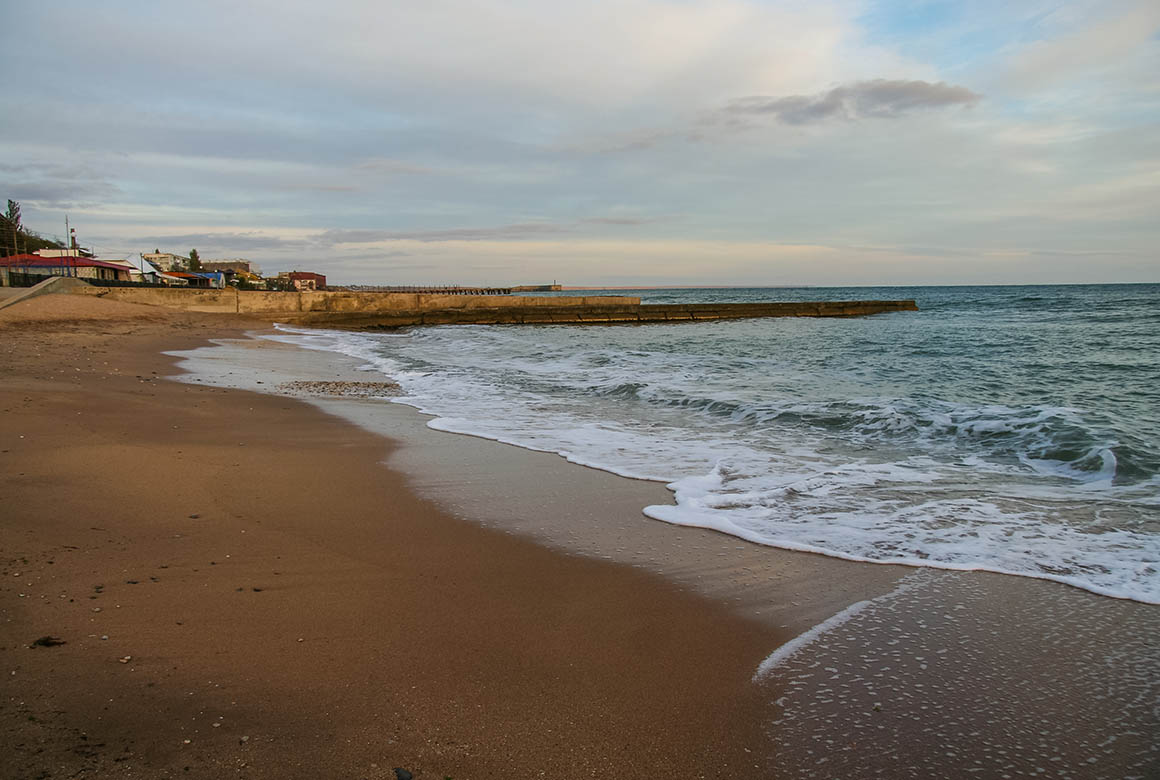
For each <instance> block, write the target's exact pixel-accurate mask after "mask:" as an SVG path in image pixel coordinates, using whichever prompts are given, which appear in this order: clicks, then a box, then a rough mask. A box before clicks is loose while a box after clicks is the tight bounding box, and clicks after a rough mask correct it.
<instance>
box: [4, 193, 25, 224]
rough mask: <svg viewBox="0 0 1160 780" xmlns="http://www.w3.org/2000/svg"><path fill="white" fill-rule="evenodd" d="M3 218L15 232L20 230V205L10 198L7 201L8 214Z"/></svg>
mask: <svg viewBox="0 0 1160 780" xmlns="http://www.w3.org/2000/svg"><path fill="white" fill-rule="evenodd" d="M4 217H5V218H6V219H7V220H8V221H9V222H11V223H12V227H13V228H14V229H15V230H22V229H23V227H24V226H23V225H21V224H20V204H19V203H17V202H16V201H14V200H12V199H11V198H9V199H8V212H7V213H6V214H5V215H4Z"/></svg>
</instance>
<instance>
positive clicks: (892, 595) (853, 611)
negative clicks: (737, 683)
mask: <svg viewBox="0 0 1160 780" xmlns="http://www.w3.org/2000/svg"><path fill="white" fill-rule="evenodd" d="M930 579H931V577H930V574H928V573H927V570H926V569H919V570H918V571H912V572H910V573H909V574H907V575H906V576H904V577H903V578H902V579H900V580H899V581H898V584H897V585H896V586H895V587H894V590H892V591H890V592H888V593H883V594H882V595H881V596H876V597H874V598H872V599H866V600H865V601H856V602H854V603H853V604H851V605H850V606H848V607H846V608H845V609H843V610H842V611H841V612H838V613H836V614H834V615H831V616H830V617H828V618H826V619H825V620H823V621H822V622H821V623H818V624H817V625H816V626H814V627H813V628H811V629H809V630H808V631H805V632H803V633H801V634H798V635H797V636H795V637H794V638H793V639H791V640H789V641H788V642H786V643H785V644H783V645H781V646H780V647H778V648H777V649H776V650H774V651H773V652H772V653H770V654H769V656H768V657H767V658H766V659H765V660H764V661H762V662H761V664H760V665H759V666H758V667H757V671H756V672H754V673H753V679H752V681H753V682H761V681H762V680H764V679H765V678H766V677H768V676H769V675H770V674H772V673H773V670H774V669H776V668H777V667H779V666H781V665H782V664H784V663H785V662H786V661H788V660H789V659H790V658H792V657H794V656H795V655H797V654H798V653H799V652H801V651H802V650H804V649H805V648H807V647H809V646H810V645H812V644H813V643H814V642H816V641H818V639H819V638H821V637H822V636H824V635H826V634H828V633H829V632H831V631H833V630H834V629H835V628H838V627H839V626H841V625H842V624H844V623H847V622H848V621H850V620H852V619H854V618H855V617H857V616H858V615H860V614H861V613H863V612H865V611H866V610H867V609H869V608H870V607H874V606H878V605H880V604H883V603H885V602H887V601H893V600H894V599H896V598H898V597H899V596H902V595H903V594H905V593H908V592H909V591H912V590H915V589H916V588H919V587H921V586H923V585H925V584H926V583H928V582H929V581H930Z"/></svg>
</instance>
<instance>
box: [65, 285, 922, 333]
mask: <svg viewBox="0 0 1160 780" xmlns="http://www.w3.org/2000/svg"><path fill="white" fill-rule="evenodd" d="M70 292H77V293H82V294H87V295H97V296H100V297H105V298H111V299H113V300H119V301H125V302H128V303H139V304H146V305H152V306H163V307H166V308H171V309H180V310H182V311H201V312H217V313H223V314H224V313H229V314H246V315H250V316H255V317H260V318H262V319H270V320H277V321H279V322H292V323H300V324H313V325H325V326H329V327H338V328H396V327H403V326H407V325H444V324H546V323H560V324H581V323H594V324H595V323H617V322H623V323H632V322H676V321H690V320H719V319H742V318H749V317H860V316H866V315H869V314H880V313H883V312H892V311H916V310H917V308H918V307H917V306H916V305H915V303H914V301H912V300H904V301H811V302H800V303H798V302H785V303H780V302H778V303H774V302H770V303H712V304H710V303H701V304H642V303H641V302H640V298H633V297H628V296H615V295H607V296H577V297H561V296H523V295H486V296H483V295H480V296H474V295H430V294H422V293H375V292H341V291H336V292H327V291H321V292H315V291H306V292H260V291H238V290H234V289H225V290H188V289H186V290H183V289H180V288H140V287H94V286H89V285H83V284H82V285H79V286H71V287H70Z"/></svg>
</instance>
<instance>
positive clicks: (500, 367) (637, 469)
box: [269, 284, 1160, 604]
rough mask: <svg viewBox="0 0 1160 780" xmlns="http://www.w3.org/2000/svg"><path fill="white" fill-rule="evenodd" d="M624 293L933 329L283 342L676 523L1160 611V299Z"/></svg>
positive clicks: (305, 336)
mask: <svg viewBox="0 0 1160 780" xmlns="http://www.w3.org/2000/svg"><path fill="white" fill-rule="evenodd" d="M565 294H571V295H579V294H595V293H580V292H570V293H565ZM616 294H624V295H633V296H639V297H640V298H641V299H642V300H644V301H645V302H648V303H688V302H699V303H713V302H726V301H729V302H745V301H802V300H831V301H840V300H866V299H911V298H912V299H914V300H915V301H916V302H917V304H918V311H916V312H897V313H889V314H882V315H875V316H869V317H857V318H840V319H813V318H774V319H749V320H719V321H705V322H693V323H688V322H681V323H672V324H666V323H658V324H643V325H612V326H596V325H584V326H569V325H545V326H531V325H515V326H495V325H486V326H472V325H451V326H437V327H416V328H409V329H405V330H398V331H379V332H351V331H331V330H319V329H314V328H311V329H305V328H297V327H293V326H286V325H282V326H279V328H278V331H279V332H278V333H277V334H276V335H273V336H269V338H273V339H275V340H279V341H284V342H288V343H291V344H295V345H299V346H302V347H306V348H309V349H315V350H325V351H332V352H336V353H341V354H343V355H348V356H352V357H354V358H356V359H357V360H358V361H359V362H360V363H361V364H363V365H364V367H365V368H367V369H368V370H370V371H372V372H375V373H377V374H381V375H382V376H383V377H386V378H389V379H391V380H394V381H395V382H397V383H398V384H399V385H400V386H401V388H402V394H401V395H400V396H397V397H392V398H384V399H383V402H384V403H388V402H392V403H403V404H408V405H410V406H413V407H415V408H416V409H419V410H421V411H422V412H425V413H426V414H428V415H431V419H430V421H429V423H428V424H429V426H430V427H432V428H436V429H439V430H443V431H452V432H455V433H461V434H469V435H472V436H479V437H483V438H487V439H494V440H496V441H502V442H506V443H509V444H513V445H516V446H519V447H525V448H528V449H533V450H542V451H547V452H554V453H558V454H559V455H560V456H561V457H563V458H566V459H568V460H569V461H572V462H574V463H578V464H582V465H584V466H588V467H591V468H596V469H602V470H606V471H610V472H613V473H616V474H621V475H624V476H626V477H631V478H635V479H643V480H654V481H657V482H661V483H664V484H665V485H667V486H668V488H669V489H670V490H671V491H672V494H673V501H672V503H670V504H660V505H654V506H646V507H641V510H642V511H643V513H644V514H645V515H647V516H649V517H651V518H654V519H656V520H661V521H664V522H667V523H673V524H676V525H683V526H699V527H704V528H711V529H715V530H717V531H720V532H723V533H726V534H731V535H733V536H736V537H739V538H740V539H744V540H747V541H749V542H752V543H755V544H758V545H767V546H769V547H777V548H784V549H789V550H802V551H808V552H812V553H820V554H822V555H827V556H833V557H836V558H843V559H849V560H856V561H869V562H874V563H884V564H886V563H889V564H905V565H911V566H921V567H932V568H935V569H952V570H985V571H991V572H999V573H1004V574H1010V575H1017V576H1022V577H1034V578H1040V579H1046V580H1054V581H1057V582H1060V583H1064V584H1066V585H1070V586H1074V587H1077V588H1082V589H1085V590H1088V591H1091V592H1093V593H1097V594H1101V595H1104V596H1110V597H1115V598H1121V599H1132V600H1135V601H1140V602H1145V603H1150V604H1160V285H1147V284H1140V285H1061V286H1042V285H1036V286H979V287H963V286H955V287H881V288H874V287H851V288H840V287H831V288H825V287H811V288H793V289H788V288H729V289H720V288H712V289H680V290H673V289H664V290H654V289H643V290H617V291H616Z"/></svg>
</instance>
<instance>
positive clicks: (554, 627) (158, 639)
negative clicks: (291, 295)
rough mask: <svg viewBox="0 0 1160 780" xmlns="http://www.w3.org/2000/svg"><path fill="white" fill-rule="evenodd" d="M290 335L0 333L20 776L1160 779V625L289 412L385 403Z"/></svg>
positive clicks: (1, 761)
mask: <svg viewBox="0 0 1160 780" xmlns="http://www.w3.org/2000/svg"><path fill="white" fill-rule="evenodd" d="M268 327H269V323H263V322H256V321H252V322H245V321H239V320H238V319H236V318H232V317H224V316H222V317H218V316H211V315H194V314H183V313H171V312H166V311H163V310H160V309H156V308H150V307H137V306H130V305H128V304H118V303H114V302H109V301H101V300H96V299H92V298H80V297H75V298H73V297H66V296H44V297H42V298H38V299H35V300H32V301H28V302H23V303H20V304H17V305H15V306H12V307H9V308H8V309H6V310H4V311H0V340H2V344H0V350H2V352H3V359H4V371H3V372H2V373H0V414H2V415H3V417H2V419H3V421H4V422H3V425H2V426H0V464H3V467H2V468H0V490H2V491H3V493H2V495H3V508H4V511H3V517H2V520H0V610H2V612H0V619H2V620H3V621H4V622H3V626H4V631H3V634H2V637H3V638H2V641H0V659H3V660H4V665H3V666H2V668H0V675H2V679H3V680H4V689H3V696H4V702H5V704H6V705H7V706H5V707H4V709H3V710H2V711H0V734H3V737H2V738H0V743H2V744H3V745H5V746H11V749H8V750H4V751H0V776H3V777H14V778H24V777H68V776H73V775H77V774H78V773H79V775H80V776H93V777H111V776H117V777H121V776H126V777H169V776H178V775H180V776H185V777H222V776H227V775H228V776H238V777H255V778H258V777H343V778H359V777H365V778H391V777H395V773H394V768H395V767H401V768H405V769H406V770H408V771H409V772H412V773H414V776H415V777H418V778H445V777H451V778H458V779H459V780H463V779H464V778H487V777H512V778H525V777H548V778H580V777H593V776H599V777H618V778H619V777H624V778H635V777H642V778H643V777H649V778H658V777H661V778H670V777H671V778H686V777H687V778H695V777H742V778H745V777H759V778H767V777H843V778H855V777H875V776H877V777H915V778H931V777H954V778H957V777H975V778H980V777H981V778H991V777H995V778H1000V777H1004V776H1010V777H1021V776H1027V777H1031V776H1043V777H1047V776H1050V777H1076V778H1097V777H1118V778H1123V777H1142V778H1146V777H1150V776H1155V774H1153V773H1154V772H1156V770H1157V768H1158V767H1160V761H1158V758H1160V755H1158V754H1157V747H1156V746H1157V745H1160V727H1158V724H1160V657H1158V653H1160V651H1158V650H1157V647H1156V643H1155V642H1154V641H1152V639H1151V638H1152V637H1154V636H1156V635H1160V609H1157V608H1156V607H1154V606H1151V605H1143V604H1138V603H1134V602H1126V601H1118V600H1114V599H1107V598H1103V597H1100V596H1095V595H1093V594H1090V593H1086V592H1083V591H1079V590H1076V589H1074V588H1068V587H1064V586H1060V585H1057V584H1054V583H1046V582H1041V581H1035V580H1028V579H1025V578H1017V577H1006V576H1001V575H992V574H979V573H973V572H947V571H933V570H919V569H913V568H909V567H900V566H881V565H872V564H862V563H852V562H846V561H838V560H835V559H831V558H826V557H822V556H817V555H809V554H800V553H791V552H786V551H781V550H772V549H770V548H764V547H759V546H757V545H751V544H746V543H743V542H740V541H739V540H737V539H735V538H733V537H729V536H724V535H722V534H717V533H713V532H710V531H705V530H702V529H693V528H676V527H673V526H669V525H666V524H664V523H659V522H656V521H651V520H648V519H647V518H644V517H643V515H641V514H640V508H641V507H642V506H644V505H645V504H648V503H658V502H662V501H666V500H671V495H670V494H668V493H667V491H666V490H665V489H664V488H663V486H660V485H657V484H655V483H648V482H639V481H634V480H626V479H623V478H620V477H616V476H614V475H611V474H607V473H604V472H599V471H594V470H591V469H585V468H582V467H578V466H575V465H572V464H568V463H565V462H564V461H563V460H561V459H560V458H558V457H555V456H553V455H549V454H545V453H534V452H528V451H526V450H522V449H518V448H514V447H509V446H507V445H502V444H498V443H495V442H489V441H484V440H479V439H473V438H470V437H463V436H457V435H453V434H444V433H437V432H432V431H430V430H428V429H427V428H426V427H425V421H426V419H427V418H425V417H424V416H422V415H419V414H418V413H417V412H415V411H414V410H411V409H409V408H406V407H400V406H398V405H393V404H384V403H382V402H381V401H367V400H362V399H358V398H327V397H321V398H320V397H313V396H317V395H319V394H321V395H322V396H326V395H327V392H326V387H325V386H317V385H315V386H313V387H314V389H315V390H316V391H317V392H316V393H311V392H309V388H310V387H312V386H306V387H307V391H305V392H302V387H301V386H297V388H296V389H292V390H289V391H288V392H291V393H293V394H294V395H298V396H303V398H301V399H299V398H294V397H289V396H288V395H286V394H285V393H282V394H278V393H273V394H270V393H269V392H268V391H269V390H271V389H275V388H276V387H277V386H278V385H281V384H282V383H284V382H286V381H308V382H327V381H340V382H343V381H351V382H354V381H360V380H372V381H373V380H380V381H381V380H383V379H384V377H381V376H375V375H370V376H368V375H367V374H365V372H364V373H360V372H358V370H357V367H356V366H354V365H352V364H351V363H350V362H349V361H344V360H340V359H338V358H337V357H335V356H333V355H330V354H329V353H314V352H310V353H307V352H305V351H303V350H300V349H298V348H296V347H289V346H284V345H278V344H274V343H271V342H268V341H261V340H258V341H256V340H253V339H250V338H246V337H245V331H247V330H251V331H264V330H266V329H268ZM209 339H214V340H215V343H217V344H219V345H220V346H217V347H214V348H212V349H206V348H204V345H205V344H207V343H208V340H209ZM163 350H165V351H174V350H180V351H182V355H183V357H184V358H185V360H184V362H183V365H185V366H186V367H188V368H190V369H193V370H195V371H196V373H195V374H192V375H187V376H185V377H184V380H185V381H183V382H182V383H177V382H171V381H167V380H165V379H163V377H165V376H166V375H169V374H174V373H176V372H177V370H178V369H177V368H175V365H174V364H175V362H176V358H173V357H166V356H164V355H162V354H161V352H162V351H163ZM190 350H193V351H192V352H191V351H190ZM222 385H234V386H235V387H232V388H227V387H224V386H222ZM236 386H240V387H242V388H245V387H251V388H253V389H255V390H257V389H261V390H264V391H267V392H264V393H257V392H251V391H248V390H245V389H237V387H236ZM355 423H357V425H356V424H355ZM865 602H870V603H869V604H866V603H865ZM835 616H837V617H835ZM827 620H829V621H830V623H828V624H827V625H834V626H837V627H836V628H834V629H833V630H830V631H828V632H824V633H821V632H819V633H816V634H807V635H806V639H808V640H810V642H809V643H807V642H806V641H805V640H797V641H795V642H791V643H790V644H789V645H786V643H787V642H789V641H790V640H793V639H794V638H795V637H798V636H799V635H801V634H802V633H803V632H809V631H810V630H811V629H812V628H814V627H815V626H816V625H818V624H819V623H822V622H823V621H827ZM843 621H844V622H843ZM45 636H51V637H58V638H59V639H61V640H63V641H64V642H66V644H63V645H59V646H51V647H36V646H33V642H34V640H36V639H38V638H40V637H45ZM103 637H107V639H105V638H103ZM779 647H781V648H783V649H782V650H780V651H779V654H778V655H775V656H774V657H773V659H772V661H771V662H770V663H768V664H767V667H770V668H768V669H767V672H768V673H766V674H763V675H757V676H756V677H755V673H756V672H757V671H758V668H759V667H761V666H762V663H763V661H765V660H766V659H767V657H768V656H770V654H771V653H774V651H776V650H778V648H779ZM794 648H797V649H798V652H797V653H790V652H788V651H789V650H792V649H794ZM215 724H216V725H215ZM187 740H188V741H187Z"/></svg>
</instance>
